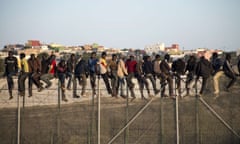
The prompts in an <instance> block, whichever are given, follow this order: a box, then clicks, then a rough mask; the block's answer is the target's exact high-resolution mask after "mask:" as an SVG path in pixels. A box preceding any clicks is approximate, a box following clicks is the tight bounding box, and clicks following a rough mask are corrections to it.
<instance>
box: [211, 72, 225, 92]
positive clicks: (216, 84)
mask: <svg viewBox="0 0 240 144" xmlns="http://www.w3.org/2000/svg"><path fill="white" fill-rule="evenodd" d="M223 75H224V72H223V71H218V72H217V73H216V74H215V75H214V76H213V87H214V93H219V78H220V77H221V76H223Z"/></svg>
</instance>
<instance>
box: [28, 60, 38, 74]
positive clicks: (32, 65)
mask: <svg viewBox="0 0 240 144" xmlns="http://www.w3.org/2000/svg"><path fill="white" fill-rule="evenodd" d="M28 66H29V72H30V73H34V72H41V63H40V61H39V60H38V59H37V58H34V59H31V58H30V59H28Z"/></svg>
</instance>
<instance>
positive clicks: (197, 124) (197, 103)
mask: <svg viewBox="0 0 240 144" xmlns="http://www.w3.org/2000/svg"><path fill="white" fill-rule="evenodd" d="M197 81H198V80H197V79H196V80H195V97H196V107H195V111H196V144H199V142H200V141H199V133H200V128H199V102H198V89H197Z"/></svg>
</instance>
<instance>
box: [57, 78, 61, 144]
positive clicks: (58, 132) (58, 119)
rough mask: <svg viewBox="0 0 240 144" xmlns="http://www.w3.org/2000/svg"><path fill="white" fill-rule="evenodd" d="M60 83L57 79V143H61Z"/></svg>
mask: <svg viewBox="0 0 240 144" xmlns="http://www.w3.org/2000/svg"><path fill="white" fill-rule="evenodd" d="M61 87H62V85H61V83H60V82H59V80H58V114H57V143H61V138H60V137H61V136H60V112H61V94H62V92H61Z"/></svg>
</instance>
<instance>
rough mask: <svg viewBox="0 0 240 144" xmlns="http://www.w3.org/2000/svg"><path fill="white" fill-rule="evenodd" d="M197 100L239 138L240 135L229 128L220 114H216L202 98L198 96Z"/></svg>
mask: <svg viewBox="0 0 240 144" xmlns="http://www.w3.org/2000/svg"><path fill="white" fill-rule="evenodd" d="M199 100H200V101H201V102H202V103H203V104H204V105H205V106H206V107H207V108H208V109H209V110H210V111H211V112H212V113H213V114H214V115H215V116H216V117H217V118H218V119H219V120H220V121H221V122H222V123H223V124H224V125H225V126H226V127H227V128H228V129H229V130H230V131H231V132H232V133H233V134H234V135H236V136H237V137H238V138H239V139H240V135H239V134H238V133H237V132H236V131H235V130H234V129H232V128H231V126H230V125H229V124H228V123H227V122H226V121H225V120H224V119H223V118H221V116H219V115H218V114H217V112H216V111H215V110H214V109H213V108H212V107H211V106H210V105H208V103H207V102H206V101H205V100H204V99H202V98H199Z"/></svg>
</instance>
